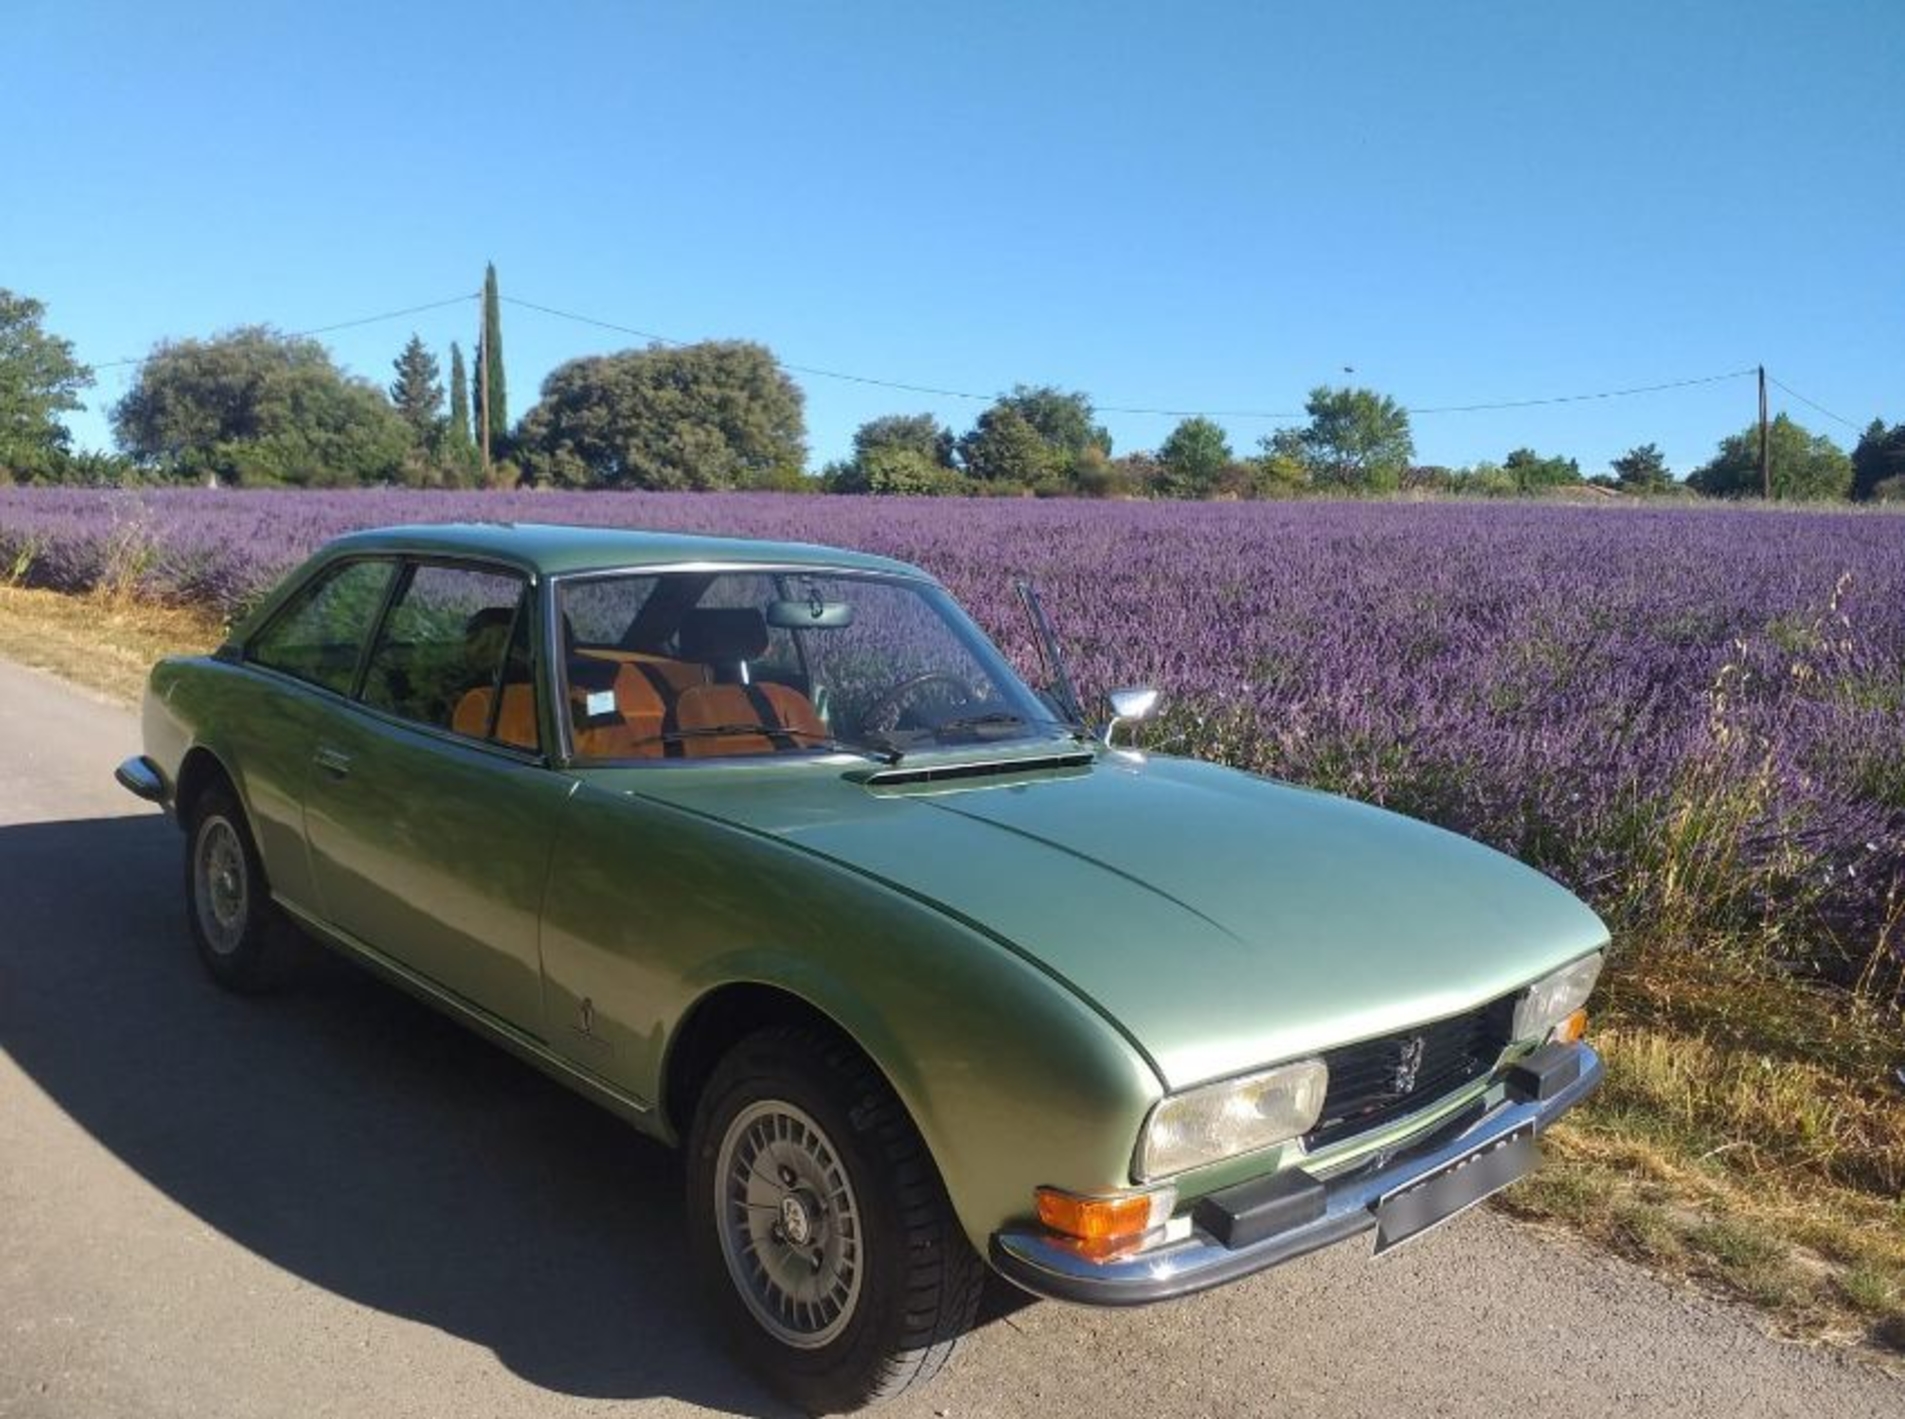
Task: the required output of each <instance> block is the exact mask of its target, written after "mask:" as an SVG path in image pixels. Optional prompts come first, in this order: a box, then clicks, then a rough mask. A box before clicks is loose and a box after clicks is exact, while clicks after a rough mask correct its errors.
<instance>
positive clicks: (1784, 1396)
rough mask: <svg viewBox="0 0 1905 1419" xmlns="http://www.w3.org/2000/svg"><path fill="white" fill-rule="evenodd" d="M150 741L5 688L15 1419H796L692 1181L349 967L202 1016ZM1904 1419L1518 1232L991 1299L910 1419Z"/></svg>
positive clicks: (1731, 1326) (1712, 1310)
mask: <svg viewBox="0 0 1905 1419" xmlns="http://www.w3.org/2000/svg"><path fill="white" fill-rule="evenodd" d="M137 740H138V730H137V722H136V716H135V715H133V714H131V713H129V712H128V711H126V710H124V709H121V708H117V707H114V706H112V705H109V704H105V703H102V702H101V701H99V700H98V699H96V698H92V697H89V696H87V695H84V694H82V693H79V692H76V691H74V690H73V689H71V688H70V687H68V686H67V685H65V684H63V683H62V682H60V681H57V680H55V679H53V678H51V677H50V676H46V675H43V674H40V673H38V672H35V671H31V670H27V669H23V668H20V667H17V666H14V665H10V664H7V663H4V662H0V1297H3V1298H4V1304H3V1305H0V1414H5V1415H30V1416H41V1415H46V1416H87V1419H95V1417H96V1416H113V1415H138V1416H162V1415H174V1414H177V1415H188V1414H189V1415H193V1416H223V1415H254V1414H258V1415H264V1414H285V1413H304V1414H377V1415H380V1416H382V1415H419V1416H424V1415H436V1414H445V1415H451V1414H454V1415H467V1414H473V1413H480V1414H486V1415H563V1414H607V1413H642V1414H650V1413H652V1414H656V1415H662V1414H676V1413H717V1414H741V1415H767V1414H775V1413H778V1412H780V1411H779V1410H777V1409H776V1407H775V1406H774V1405H773V1404H772V1403H771V1402H770V1401H768V1400H767V1399H766V1398H765V1397H764V1396H763V1395H762V1394H761V1392H760V1391H759V1390H758V1389H756V1388H755V1387H754V1386H753V1385H752V1384H751V1383H750V1382H749V1381H748V1380H747V1379H745V1378H744V1377H743V1376H741V1375H739V1374H737V1373H735V1372H734V1371H733V1370H732V1369H731V1368H730V1366H729V1365H728V1364H727V1362H726V1360H725V1359H724V1357H723V1356H722V1355H721V1354H720V1353H719V1352H718V1351H717V1350H716V1349H715V1348H714V1347H713V1346H712V1345H711V1344H710V1343H709V1341H708V1339H707V1335H706V1331H705V1330H704V1328H703V1326H702V1324H701V1322H700V1320H699V1318H698V1317H697V1315H696V1314H695V1312H694V1310H693V1308H692V1307H691V1306H690V1305H689V1304H688V1302H687V1290H688V1288H687V1285H686V1278H685V1277H684V1274H683V1265H684V1248H683V1246H682V1243H681V1238H680V1213H679V1206H678V1202H677V1193H678V1188H679V1175H678V1172H677V1169H676V1166H675V1163H674V1160H673V1158H672V1157H671V1156H670V1155H669V1154H667V1153H665V1152H664V1151H662V1150H660V1149H658V1148H656V1147H654V1146H652V1145H650V1144H648V1143H646V1142H644V1141H642V1140H641V1139H639V1138H637V1137H635V1136H634V1135H633V1134H632V1133H630V1132H629V1131H628V1130H627V1129H626V1128H624V1127H622V1126H621V1125H620V1124H618V1123H617V1122H615V1121H614V1120H613V1119H611V1118H610V1117H608V1116H607V1115H606V1114H603V1113H601V1112H599V1111H597V1110H595V1109H594V1108H592V1107H591V1106H589V1105H587V1104H585V1103H583V1102H582V1101H581V1100H579V1099H576V1098H574V1097H573V1096H571V1095H568V1094H567V1093H565V1092H563V1091H562V1090H560V1089H559V1088H557V1087H556V1086H555V1085H553V1084H551V1083H549V1082H548V1081H546V1080H545V1079H543V1078H542V1077H541V1076H540V1075H537V1074H535V1073H534V1072H532V1071H530V1070H528V1069H526V1068H524V1067H522V1066H520V1065H518V1064H517V1063H516V1062H514V1061H513V1060H512V1059H510V1058H509V1057H507V1056H506V1055H504V1054H502V1053H501V1052H499V1051H497V1050H494V1049H492V1048H490V1047H489V1046H487V1045H484V1044H483V1043H481V1042H480V1041H478V1040H476V1039H474V1038H473V1037H471V1036H469V1035H467V1034H465V1033H463V1032H462V1031H460V1030H459V1029H457V1028H456V1027H455V1026H453V1025H450V1024H449V1023H447V1022H446V1021H443V1020H441V1019H439V1018H438V1017H436V1016H435V1015H433V1014H431V1013H430V1012H428V1011H426V1010H424V1009H423V1008H421V1007H420V1006H417V1005H415V1004H414V1003H412V1002H411V1001H409V1000H408V999H407V998H405V997H403V996H400V995H398V994H396V993H395V992H392V991H390V990H387V989H385V988H384V987H382V986H380V985H378V984H376V983H374V982H373V981H371V980H369V979H368V978H366V977H364V976H362V975H360V974H358V973H357V972H355V971H353V970H351V969H349V968H348V967H345V966H343V965H341V964H320V965H318V966H315V967H313V968H312V969H311V970H310V971H309V972H308V973H307V979H306V980H304V981H303V982H302V983H301V984H300V986H299V988H298V989H297V990H295V991H293V992H292V993H290V994H287V995H286V996H284V997H281V998H278V999H275V1000H270V1001H265V1002H249V1001H240V1000H235V999H231V998H229V997H225V996H222V995H220V994H218V993H217V992H216V991H214V990H213V989H212V988H211V987H210V986H209V985H208V984H207V983H205V982H204V981H203V980H202V979H201V977H200V975H199V972H198V968H197V966H196V964H195V963H194V961H193V960H192V957H191V952H190V949H189V947H188V945H187V943H186V940H185V935H184V930H183V926H182V922H181V920H180V906H179V899H178V893H179V884H178V875H179V868H178V861H179V841H178V837H177V834H176V832H175V831H174V830H173V829H172V827H171V826H170V824H169V823H168V822H167V821H166V820H164V819H163V818H162V817H161V816H159V815H157V814H156V813H153V812H151V811H149V810H148V809H146V807H145V806H144V805H142V804H139V803H138V802H136V801H135V800H133V799H132V798H130V797H129V796H127V795H126V794H124V793H122V792H121V791H120V790H119V789H117V788H116V787H115V786H114V784H113V782H112V778H111V771H112V767H113V765H114V764H115V763H116V762H117V761H118V760H119V759H120V758H122V757H124V756H125V755H126V754H128V753H132V752H135V751H136V748H137ZM1510 1410H1513V1411H1516V1412H1520V1413H1524V1414H1536V1415H1541V1414H1564V1413H1565V1414H1577V1413H1596V1412H1612V1413H1632V1414H1646V1415H1724V1416H1728V1419H1734V1417H1735V1416H1740V1415H1762V1414H1764V1415H1793V1416H1804V1415H1820V1416H1827V1415H1830V1416H1832V1419H1851V1416H1860V1415H1893V1416H1896V1415H1898V1414H1900V1413H1905V1383H1901V1382H1900V1381H1898V1380H1896V1379H1893V1378H1891V1377H1889V1376H1887V1375H1886V1374H1885V1373H1883V1372H1882V1371H1880V1370H1878V1369H1876V1368H1873V1367H1871V1366H1867V1365H1862V1364H1858V1363H1856V1362H1851V1361H1848V1360H1846V1359H1843V1358H1842V1357H1839V1356H1837V1355H1835V1354H1833V1353H1831V1352H1827V1351H1821V1350H1812V1349H1803V1348H1799V1347H1795V1346H1791V1345H1786V1344H1782V1343H1780V1342H1778V1341H1775V1340H1772V1339H1770V1338H1768V1337H1767V1336H1766V1335H1765V1334H1764V1333H1763V1332H1762V1330H1761V1329H1760V1328H1759V1327H1758V1326H1757V1325H1756V1324H1755V1322H1754V1319H1753V1317H1752V1315H1751V1314H1750V1313H1749V1312H1746V1311H1744V1310H1740V1309H1736V1308H1733V1307H1729V1306H1725V1305H1722V1304H1719V1303H1716V1302H1714V1301H1711V1300H1709V1299H1706V1298H1704V1297H1701V1296H1698V1295H1695V1294H1692V1293H1689V1292H1683V1291H1680V1290H1677V1289H1674V1288H1672V1287H1670V1286H1668V1285H1666V1284H1663V1283H1662V1282H1660V1281H1657V1280H1655V1279H1654V1278H1652V1277H1650V1276H1649V1275H1648V1274H1646V1273H1644V1272H1642V1271H1640V1270H1638V1269H1637V1268H1634V1267H1632V1266H1629V1265H1627V1264H1625V1263H1622V1262H1619V1261H1617V1260H1614V1259H1611V1258H1608V1257H1605V1256H1602V1255H1600V1254H1598V1253H1594V1252H1591V1251H1588V1250H1587V1249H1585V1248H1582V1247H1579V1246H1576V1245H1573V1244H1571V1243H1569V1242H1567V1241H1566V1240H1565V1239H1558V1238H1556V1237H1553V1236H1550V1235H1548V1234H1546V1233H1543V1232H1540V1231H1537V1230H1535V1229H1532V1228H1528V1227H1525V1226H1521V1225H1518V1224H1515V1223H1512V1222H1510V1221H1508V1220H1506V1219H1504V1218H1501V1217H1499V1216H1494V1215H1489V1214H1470V1215H1468V1216H1467V1217H1464V1218H1462V1219H1460V1220H1459V1221H1457V1222H1456V1223H1454V1224H1452V1225H1450V1226H1448V1227H1446V1228H1443V1229H1442V1230H1440V1231H1439V1232H1436V1233H1434V1234H1432V1235H1431V1236H1429V1237H1427V1238H1425V1239H1424V1240H1423V1241H1422V1242H1420V1243H1419V1244H1416V1245H1414V1246H1411V1247H1408V1248H1404V1249H1403V1250H1401V1251H1400V1252H1397V1253H1395V1254H1393V1255H1391V1256H1389V1257H1386V1258H1384V1259H1383V1260H1381V1261H1380V1262H1377V1261H1372V1260H1371V1259H1370V1258H1369V1257H1368V1256H1367V1255H1366V1253H1365V1252H1364V1250H1363V1249H1362V1248H1361V1247H1359V1246H1357V1245H1356V1244H1354V1243H1352V1244H1350V1245H1348V1246H1346V1247H1340V1248H1337V1249H1335V1250H1333V1251H1330V1252H1327V1253H1324V1254H1321V1255H1318V1256H1315V1257H1311V1258H1308V1259H1306V1260H1304V1261H1302V1262H1299V1263H1297V1264H1295V1265H1292V1266H1289V1267H1286V1268H1283V1269H1281V1270H1279V1271H1276V1272H1273V1273H1269V1274H1267V1275H1264V1276H1260V1277H1257V1278H1254V1279H1252V1280H1250V1281H1248V1282H1245V1283H1243V1284H1240V1285H1238V1286H1234V1287H1231V1288H1229V1289H1226V1290H1223V1291H1219V1292H1216V1293H1212V1294H1210V1295H1206V1296H1202V1297H1198V1298H1194V1299H1192V1300H1189V1301H1185V1302H1180V1303H1177V1304H1174V1305H1170V1306H1166V1307H1162V1308H1155V1309H1150V1310H1145V1311H1137V1312H1093V1311H1086V1310H1079V1309H1073V1308H1068V1307H1062V1306H1057V1305H1049V1304H1040V1305H1024V1306H1015V1305H1011V1304H1009V1303H1005V1302H1003V1301H1002V1303H1001V1304H999V1305H996V1306H994V1307H993V1308H992V1314H991V1318H990V1319H989V1322H988V1323H987V1324H986V1325H985V1326H984V1328H983V1329H981V1331H980V1332H979V1333H978V1334H977V1335H976V1336H975V1337H974V1339H973V1341H972V1343H971V1345H970V1346H969V1347H968V1349H967V1351H966V1353H965V1354H964V1356H963V1357H962V1359H961V1360H960V1362H959V1363H958V1364H957V1365H956V1366H955V1368H954V1369H953V1370H952V1371H950V1372H949V1373H948V1374H947V1375H946V1376H944V1377H942V1379H941V1381H940V1382H938V1383H937V1384H935V1385H934V1386H932V1387H931V1388H929V1389H928V1390H926V1391H924V1392H923V1393H921V1394H920V1395H918V1396H915V1397H913V1398H911V1399H909V1400H908V1401H906V1402H904V1403H901V1404H899V1405H896V1406H894V1407H893V1408H891V1409H890V1410H888V1411H886V1412H889V1413H892V1414H894V1415H896V1416H914V1415H919V1416H924V1415H940V1414H946V1415H1070V1414H1079V1415H1084V1414H1092V1415H1101V1414H1104V1413H1144V1414H1152V1415H1166V1416H1176V1415H1193V1414H1197V1415H1204V1414H1258V1413H1272V1412H1278V1413H1288V1414H1301V1415H1314V1416H1332V1415H1358V1416H1362V1415H1390V1414H1396V1415H1401V1414H1410V1415H1422V1414H1429V1415H1470V1414H1474V1415H1484V1414H1499V1413H1503V1412H1508V1411H1510Z"/></svg>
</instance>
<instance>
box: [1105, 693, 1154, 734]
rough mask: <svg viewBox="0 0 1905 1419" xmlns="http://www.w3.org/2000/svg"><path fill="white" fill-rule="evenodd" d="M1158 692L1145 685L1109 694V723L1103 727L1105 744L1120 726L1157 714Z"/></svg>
mask: <svg viewBox="0 0 1905 1419" xmlns="http://www.w3.org/2000/svg"><path fill="white" fill-rule="evenodd" d="M1158 699H1159V696H1158V692H1157V691H1156V690H1154V689H1152V688H1151V687H1150V686H1148V685H1146V686H1143V687H1127V688H1125V689H1122V690H1113V691H1112V692H1111V722H1110V723H1109V724H1107V725H1106V726H1105V736H1104V737H1105V743H1106V744H1109V743H1111V736H1112V734H1113V733H1114V732H1116V730H1117V728H1118V726H1119V725H1121V724H1136V723H1137V722H1138V721H1139V720H1144V719H1149V718H1150V717H1151V716H1152V715H1153V714H1155V713H1156V712H1157V707H1158Z"/></svg>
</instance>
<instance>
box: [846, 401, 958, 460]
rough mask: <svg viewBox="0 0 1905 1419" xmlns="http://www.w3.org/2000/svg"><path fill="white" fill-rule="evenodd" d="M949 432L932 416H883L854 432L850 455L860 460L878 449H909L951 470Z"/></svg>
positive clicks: (870, 420) (871, 420)
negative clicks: (851, 453)
mask: <svg viewBox="0 0 1905 1419" xmlns="http://www.w3.org/2000/svg"><path fill="white" fill-rule="evenodd" d="M954 442H955V441H954V439H953V433H952V430H951V429H949V428H947V427H946V426H945V425H943V424H941V423H940V422H939V420H938V419H936V418H934V417H933V416H932V415H931V414H885V415H882V416H881V417H880V418H877V419H869V420H867V422H866V423H864V424H862V425H860V427H859V428H858V429H856V430H854V433H853V455H854V457H855V458H856V459H863V458H865V457H866V456H867V455H868V454H870V453H872V452H874V451H875V450H877V449H908V450H911V451H912V452H914V453H917V454H918V455H919V456H920V457H921V458H924V459H926V460H927V461H928V462H930V463H934V464H937V465H938V466H939V467H941V468H951V467H953V466H954V465H953V447H954Z"/></svg>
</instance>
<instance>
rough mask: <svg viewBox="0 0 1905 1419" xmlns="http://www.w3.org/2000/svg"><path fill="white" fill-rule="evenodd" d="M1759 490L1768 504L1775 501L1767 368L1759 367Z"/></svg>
mask: <svg viewBox="0 0 1905 1419" xmlns="http://www.w3.org/2000/svg"><path fill="white" fill-rule="evenodd" d="M1759 489H1760V496H1761V497H1763V498H1765V499H1766V501H1767V502H1769V503H1770V502H1771V501H1772V500H1773V450H1772V445H1771V444H1769V443H1767V441H1766V366H1765V365H1761V366H1760V367H1759Z"/></svg>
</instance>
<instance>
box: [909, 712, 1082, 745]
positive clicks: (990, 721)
mask: <svg viewBox="0 0 1905 1419" xmlns="http://www.w3.org/2000/svg"><path fill="white" fill-rule="evenodd" d="M1015 724H1024V725H1038V726H1040V727H1042V728H1046V729H1060V730H1063V731H1064V732H1065V733H1066V735H1067V736H1069V737H1070V738H1072V739H1076V740H1079V741H1080V742H1081V743H1082V742H1088V741H1089V740H1090V738H1091V736H1090V735H1088V734H1084V733H1082V732H1081V731H1080V730H1079V728H1078V726H1076V725H1074V724H1067V723H1065V722H1064V721H1063V720H1058V719H1038V720H1032V719H1027V718H1026V717H1025V716H1024V715H1022V714H1013V713H1012V712H1011V711H1010V710H989V711H987V712H986V713H985V714H969V715H966V716H965V717H964V718H961V719H948V720H945V721H943V722H941V723H939V724H935V725H934V726H933V733H934V734H938V733H939V732H940V731H941V730H944V729H954V730H958V729H991V728H1007V727H1010V726H1012V725H1015Z"/></svg>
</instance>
